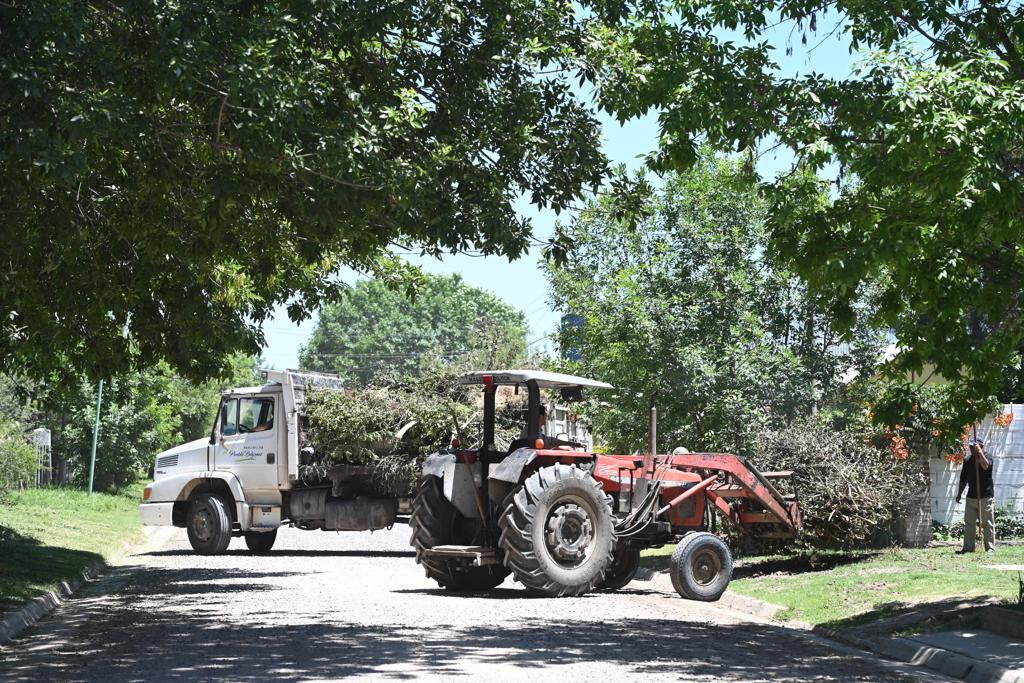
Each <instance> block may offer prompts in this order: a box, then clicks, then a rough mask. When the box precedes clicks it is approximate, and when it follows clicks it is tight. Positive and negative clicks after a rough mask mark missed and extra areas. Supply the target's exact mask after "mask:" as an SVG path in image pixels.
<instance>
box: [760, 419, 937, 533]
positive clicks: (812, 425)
mask: <svg viewBox="0 0 1024 683" xmlns="http://www.w3.org/2000/svg"><path fill="white" fill-rule="evenodd" d="M875 441H876V440H875V439H872V438H871V437H870V436H869V435H865V434H863V433H858V432H853V431H836V430H834V429H832V428H831V427H830V426H828V425H824V424H820V423H817V422H803V423H797V424H794V425H792V426H790V427H787V428H784V429H780V430H775V431H767V432H763V433H762V434H761V435H760V437H759V439H758V441H757V444H756V446H755V454H754V456H753V457H752V458H751V461H752V462H753V463H754V464H755V465H756V466H757V467H758V469H760V470H762V471H768V470H793V472H794V474H793V481H792V483H793V485H794V487H795V488H796V490H797V492H798V494H799V500H800V508H801V511H802V513H803V521H804V535H803V539H804V541H805V542H807V543H808V544H810V545H812V546H815V547H820V548H850V547H857V546H864V545H867V544H869V543H870V542H871V541H872V540H873V539H876V538H878V536H879V535H880V534H882V533H884V532H886V531H887V530H889V529H891V523H892V522H893V520H894V516H895V515H897V514H898V511H899V509H900V504H901V503H902V501H904V500H906V498H907V496H908V494H912V493H916V492H919V491H921V490H922V487H924V486H925V485H926V483H927V478H926V475H925V474H924V469H923V468H922V466H921V464H920V462H918V461H916V460H915V459H913V458H910V459H897V458H894V457H893V456H892V454H891V453H890V452H889V451H888V450H887V449H886V448H885V447H884V445H882V444H880V443H875Z"/></svg>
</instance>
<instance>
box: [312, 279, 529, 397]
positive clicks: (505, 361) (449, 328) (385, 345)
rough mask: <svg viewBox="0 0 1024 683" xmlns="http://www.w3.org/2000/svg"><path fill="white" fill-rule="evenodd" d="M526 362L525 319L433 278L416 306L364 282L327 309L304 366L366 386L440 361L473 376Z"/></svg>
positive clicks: (478, 293) (473, 291) (479, 293)
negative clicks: (379, 378) (379, 377)
mask: <svg viewBox="0 0 1024 683" xmlns="http://www.w3.org/2000/svg"><path fill="white" fill-rule="evenodd" d="M525 357H526V320H525V319H524V317H523V314H522V313H521V312H519V311H517V310H515V309H514V308H512V307H511V306H509V305H508V304H507V303H505V302H504V301H502V300H501V299H499V298H498V297H496V296H495V295H493V294H491V293H490V292H487V291H484V290H482V289H479V288H477V287H473V286H471V285H467V284H466V283H465V282H463V281H462V278H461V277H459V276H458V275H450V276H445V275H429V276H427V278H426V282H425V284H424V285H423V287H421V288H420V291H419V293H418V294H417V295H416V297H415V298H414V299H410V298H408V297H406V296H405V295H404V294H403V293H402V292H397V291H394V290H393V289H391V288H389V287H388V286H387V284H386V283H383V282H380V281H378V280H363V281H360V282H359V283H357V284H356V286H355V287H353V288H352V289H350V290H347V291H346V292H344V293H343V294H342V296H341V297H340V299H339V300H338V301H336V302H333V303H330V304H328V305H327V306H326V307H325V308H324V310H323V312H322V313H321V314H320V322H319V323H318V325H317V327H316V330H315V331H314V332H313V337H312V338H311V339H310V341H309V344H308V345H306V347H305V348H304V349H303V350H302V353H301V354H300V356H299V363H300V365H301V366H302V368H303V369H306V370H321V371H329V372H336V373H338V374H340V375H342V376H343V377H346V378H348V379H349V380H351V381H354V382H357V383H360V384H365V383H367V382H368V381H370V380H371V379H373V377H374V376H375V375H377V374H379V373H381V372H386V373H388V374H390V375H398V376H400V377H401V376H415V375H417V374H418V373H419V372H420V370H422V369H423V368H425V367H430V366H432V365H436V363H437V362H439V361H440V362H442V363H446V364H447V363H455V364H458V365H462V366H465V367H467V368H472V369H475V370H479V369H483V368H485V367H492V368H493V367H509V366H514V365H516V364H518V363H521V362H522V361H523V360H524V359H525Z"/></svg>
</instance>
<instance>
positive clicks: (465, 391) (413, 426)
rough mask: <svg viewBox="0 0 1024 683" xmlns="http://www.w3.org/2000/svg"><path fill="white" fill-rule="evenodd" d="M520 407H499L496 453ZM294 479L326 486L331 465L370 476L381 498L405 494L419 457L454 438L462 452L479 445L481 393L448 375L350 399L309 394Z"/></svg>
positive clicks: (353, 393) (399, 382) (383, 384)
mask: <svg viewBox="0 0 1024 683" xmlns="http://www.w3.org/2000/svg"><path fill="white" fill-rule="evenodd" d="M518 403H519V402H518V401H514V400H513V401H505V402H502V403H501V404H500V405H499V411H498V416H497V422H498V428H497V434H496V437H497V438H496V441H497V442H498V443H499V446H500V445H502V444H503V443H505V442H507V441H510V440H511V439H512V438H515V436H518V425H520V424H521V423H522V414H521V408H520V407H519V405H518ZM305 413H306V419H305V420H304V429H303V430H302V442H303V443H302V446H303V447H304V449H305V450H306V454H305V456H304V461H303V464H302V465H301V466H300V475H301V477H302V479H303V481H305V482H306V483H313V482H316V481H321V480H324V479H326V478H327V475H328V473H329V471H330V469H331V468H332V467H334V466H336V465H363V466H370V467H372V468H373V477H372V480H373V484H374V489H375V491H376V492H377V493H380V494H382V495H406V494H408V493H410V492H411V491H412V490H413V488H414V486H415V482H416V479H417V478H418V476H419V472H420V468H421V467H422V462H423V456H425V455H427V454H429V453H432V452H435V451H437V450H439V449H441V448H445V447H447V446H448V444H449V443H450V442H451V440H452V438H453V437H457V438H459V439H460V440H461V441H462V443H463V444H464V445H465V446H466V447H470V446H471V445H475V444H478V443H479V441H480V438H481V431H482V403H481V399H480V388H479V387H472V386H465V385H460V384H458V383H457V374H456V373H455V371H452V370H435V371H433V372H430V373H427V374H425V375H422V376H420V377H417V378H414V379H410V378H395V377H386V376H385V377H380V378H378V379H377V380H375V382H374V384H373V385H371V386H368V387H366V388H362V389H353V390H349V391H343V392H339V391H324V390H320V391H311V392H310V393H309V394H308V395H307V396H306V400H305Z"/></svg>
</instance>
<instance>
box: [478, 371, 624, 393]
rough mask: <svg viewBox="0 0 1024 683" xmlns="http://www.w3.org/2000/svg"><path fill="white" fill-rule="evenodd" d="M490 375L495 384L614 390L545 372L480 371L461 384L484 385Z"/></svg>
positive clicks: (598, 384)
mask: <svg viewBox="0 0 1024 683" xmlns="http://www.w3.org/2000/svg"><path fill="white" fill-rule="evenodd" d="M488 375H489V376H490V377H491V378H492V379H493V381H494V383H495V384H524V383H526V382H530V381H534V382H536V383H537V386H539V387H541V388H544V389H557V388H559V387H594V388H597V389H611V388H612V385H611V384H608V383H607V382H598V381H597V380H593V379H587V378H586V377H576V376H575V375H563V374H562V373H560V372H545V371H543V370H480V371H477V372H469V373H466V374H465V375H463V376H462V377H460V378H459V384H483V383H484V377H485V376H488Z"/></svg>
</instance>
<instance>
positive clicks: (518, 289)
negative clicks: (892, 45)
mask: <svg viewBox="0 0 1024 683" xmlns="http://www.w3.org/2000/svg"><path fill="white" fill-rule="evenodd" d="M822 25H823V26H825V28H824V29H823V30H820V31H819V33H818V36H817V37H814V36H809V37H808V45H807V46H806V47H804V46H802V45H801V43H800V35H799V34H798V33H795V32H794V33H792V34H791V33H790V27H789V25H781V26H779V27H778V28H777V29H776V30H775V31H773V32H772V33H771V34H770V35H769V36H768V40H769V42H771V44H772V45H774V46H775V47H776V53H775V59H776V61H778V63H779V64H780V67H781V71H782V72H783V73H784V74H785V75H788V76H795V75H801V74H806V73H808V72H810V71H815V72H818V73H823V74H825V75H828V76H842V75H846V74H848V73H849V71H850V66H851V64H852V63H853V62H854V61H855V59H856V56H855V55H854V56H851V55H850V53H849V41H848V40H847V39H846V37H845V36H844V35H843V34H842V32H841V31H836V32H835V33H834V34H832V35H828V34H829V31H831V30H832V27H833V24H832V22H825V21H822ZM730 38H732V39H734V40H735V41H736V42H741V40H742V39H741V38H737V37H735V36H730ZM790 44H792V47H793V53H794V54H793V55H792V56H788V57H787V56H786V55H785V50H786V46H787V45H790ZM601 122H602V126H603V129H604V151H605V154H607V155H608V157H609V159H611V161H612V163H613V164H618V163H623V164H626V165H627V167H629V168H631V169H635V168H639V167H640V166H641V165H642V157H643V156H644V155H645V154H647V153H649V152H651V151H653V150H654V149H655V148H656V147H657V144H658V122H657V117H656V116H655V115H653V114H652V115H648V116H645V117H643V118H640V119H636V120H633V121H630V122H628V123H627V124H626V125H624V126H620V125H619V124H618V123H617V122H616V121H614V120H613V119H611V118H608V117H602V118H601ZM785 163H786V158H779V157H773V156H771V155H769V156H767V158H765V159H763V160H762V167H761V168H760V170H761V172H762V173H766V174H771V173H774V172H775V171H776V170H778V169H780V168H781V167H782V166H783V165H785ZM521 211H522V212H523V214H524V215H526V216H528V217H530V218H531V220H532V221H533V225H534V232H535V235H536V236H537V237H539V238H541V239H543V238H545V237H547V236H549V235H550V234H551V233H552V230H553V227H554V224H555V220H556V217H555V215H554V214H553V213H552V212H539V211H536V210H535V209H534V208H533V207H532V206H530V205H529V204H528V203H526V202H524V204H523V206H522V207H521ZM562 219H563V220H565V216H564V215H563V217H562ZM408 258H409V260H410V261H411V262H412V263H415V264H416V265H418V266H420V267H421V268H422V269H423V270H424V271H426V272H430V273H459V274H461V275H462V277H463V278H464V279H465V281H466V282H468V283H469V284H472V285H475V286H477V287H481V288H483V289H487V290H490V291H491V292H494V293H495V294H497V295H498V296H499V297H501V298H502V299H504V300H505V301H507V302H508V303H509V304H511V305H512V306H514V307H515V308H517V309H519V310H521V311H523V312H524V313H525V314H526V319H527V321H529V323H530V336H529V338H528V339H529V341H530V342H532V345H531V347H530V349H531V350H544V349H546V348H549V345H548V344H547V342H546V337H547V335H548V334H550V333H551V332H553V331H554V330H555V329H556V328H557V325H558V320H559V315H558V314H557V313H555V312H554V311H553V310H551V307H550V305H549V301H548V288H547V282H546V281H545V279H544V276H543V274H542V272H541V270H540V267H539V262H540V259H541V258H542V256H541V254H540V249H539V248H534V249H533V250H531V251H530V253H529V254H527V255H526V256H524V257H523V258H521V259H519V260H517V261H512V262H509V261H508V260H506V259H504V258H500V257H472V256H466V255H461V254H460V255H454V256H448V257H446V258H445V259H444V260H443V261H439V260H436V259H433V258H423V257H408ZM315 327H316V317H314V318H312V319H311V320H307V321H306V322H304V323H302V324H300V325H295V324H294V323H292V322H291V321H289V320H288V316H287V314H286V313H285V312H284V309H283V307H282V308H280V309H278V311H277V313H276V314H275V316H274V319H273V320H271V321H269V322H268V323H267V324H266V326H265V328H264V329H265V331H266V336H267V348H266V349H265V350H264V358H265V360H264V364H265V365H266V366H269V367H274V368H278V369H282V368H294V367H298V352H299V348H300V347H301V346H302V345H303V344H304V343H305V342H306V341H307V340H308V339H309V337H310V335H311V334H312V333H313V329H314V328H315Z"/></svg>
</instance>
